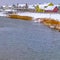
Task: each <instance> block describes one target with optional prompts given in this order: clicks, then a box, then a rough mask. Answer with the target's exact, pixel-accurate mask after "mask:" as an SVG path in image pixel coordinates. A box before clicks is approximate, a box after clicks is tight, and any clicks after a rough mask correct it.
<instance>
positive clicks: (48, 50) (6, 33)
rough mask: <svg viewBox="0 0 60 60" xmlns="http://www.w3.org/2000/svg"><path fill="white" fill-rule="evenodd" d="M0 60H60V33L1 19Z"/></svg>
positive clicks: (39, 26) (22, 22) (36, 25)
mask: <svg viewBox="0 0 60 60" xmlns="http://www.w3.org/2000/svg"><path fill="white" fill-rule="evenodd" d="M0 60H60V32H58V31H54V30H52V29H49V28H48V27H46V26H44V25H42V24H40V23H35V22H32V21H23V20H14V19H8V18H3V17H0Z"/></svg>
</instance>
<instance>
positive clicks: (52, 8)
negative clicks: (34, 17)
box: [44, 6, 59, 12]
mask: <svg viewBox="0 0 60 60" xmlns="http://www.w3.org/2000/svg"><path fill="white" fill-rule="evenodd" d="M44 10H45V12H58V10H59V9H58V7H57V6H48V7H47V8H45V9H44Z"/></svg>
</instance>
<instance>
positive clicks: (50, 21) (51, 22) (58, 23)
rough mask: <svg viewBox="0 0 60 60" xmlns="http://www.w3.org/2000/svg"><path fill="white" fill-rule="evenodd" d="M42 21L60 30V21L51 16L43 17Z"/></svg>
mask: <svg viewBox="0 0 60 60" xmlns="http://www.w3.org/2000/svg"><path fill="white" fill-rule="evenodd" d="M41 23H43V24H44V25H46V26H48V27H49V28H53V29H55V30H59V31H60V21H58V20H55V19H50V18H42V21H41Z"/></svg>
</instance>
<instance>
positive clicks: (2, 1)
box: [0, 0, 60, 5]
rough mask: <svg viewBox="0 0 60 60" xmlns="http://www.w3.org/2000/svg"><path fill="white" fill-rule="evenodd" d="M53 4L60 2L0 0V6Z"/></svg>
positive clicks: (57, 0)
mask: <svg viewBox="0 0 60 60" xmlns="http://www.w3.org/2000/svg"><path fill="white" fill-rule="evenodd" d="M48 2H53V3H54V4H60V3H59V2H60V0H0V5H11V4H17V3H28V4H36V3H48Z"/></svg>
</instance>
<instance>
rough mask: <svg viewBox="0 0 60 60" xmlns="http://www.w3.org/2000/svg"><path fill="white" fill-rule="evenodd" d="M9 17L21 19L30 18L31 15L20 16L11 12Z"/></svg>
mask: <svg viewBox="0 0 60 60" xmlns="http://www.w3.org/2000/svg"><path fill="white" fill-rule="evenodd" d="M8 17H9V18H12V19H22V20H28V21H30V20H32V17H30V16H21V15H16V14H11V15H9V16H8Z"/></svg>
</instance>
